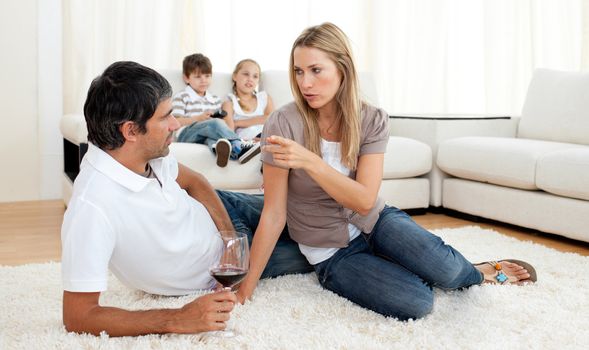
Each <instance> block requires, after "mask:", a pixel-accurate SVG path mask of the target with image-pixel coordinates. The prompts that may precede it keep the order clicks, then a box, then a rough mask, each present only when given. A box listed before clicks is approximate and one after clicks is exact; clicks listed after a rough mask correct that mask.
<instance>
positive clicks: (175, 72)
mask: <svg viewBox="0 0 589 350" xmlns="http://www.w3.org/2000/svg"><path fill="white" fill-rule="evenodd" d="M158 72H159V73H160V74H161V75H163V76H164V78H166V79H167V80H168V82H169V83H170V85H171V86H172V91H173V93H174V94H175V93H177V92H179V91H181V90H183V89H184V88H185V87H186V83H184V80H183V79H182V70H181V69H160V70H158ZM232 87H233V82H232V80H231V73H224V72H219V73H217V72H213V79H212V80H211V86H210V87H209V91H210V92H211V93H213V94H215V95H217V96H219V97H221V98H225V96H227V94H228V93H230V92H231V89H232Z"/></svg>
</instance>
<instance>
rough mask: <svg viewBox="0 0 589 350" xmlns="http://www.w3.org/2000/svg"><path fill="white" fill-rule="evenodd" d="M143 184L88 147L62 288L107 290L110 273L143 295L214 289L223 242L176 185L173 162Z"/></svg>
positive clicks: (67, 224)
mask: <svg viewBox="0 0 589 350" xmlns="http://www.w3.org/2000/svg"><path fill="white" fill-rule="evenodd" d="M149 164H150V165H151V167H152V169H153V171H154V173H155V175H156V176H157V178H158V179H159V180H160V181H161V186H160V184H159V183H158V181H157V179H153V178H145V177H143V176H141V175H138V174H136V173H134V172H132V171H131V170H129V169H128V168H126V167H124V166H123V165H122V164H120V163H119V162H117V161H116V160H115V159H114V158H112V157H111V156H110V155H109V154H108V153H106V152H104V151H102V150H101V149H99V148H98V147H96V146H94V145H92V144H89V145H88V152H87V153H86V155H85V156H84V159H83V161H82V164H81V167H80V173H79V175H78V177H77V178H76V181H75V183H74V191H73V194H72V198H71V200H70V203H69V205H68V209H67V211H66V213H65V216H64V220H63V226H62V229H61V240H62V249H63V252H62V278H63V287H64V290H66V291H72V292H102V291H105V290H106V289H107V279H108V269H109V268H110V270H111V271H112V272H113V273H114V274H115V276H117V277H118V278H119V280H121V281H122V282H123V283H125V284H126V285H128V286H130V287H133V288H137V289H140V290H143V291H146V292H148V293H153V294H161V295H183V294H189V293H192V292H194V291H196V290H199V289H206V288H210V287H211V286H213V285H214V281H213V279H212V278H211V277H210V276H209V273H208V268H209V267H210V265H211V264H212V263H213V262H214V261H216V260H217V259H218V258H219V255H220V252H221V238H220V237H219V236H218V234H217V233H216V231H217V228H216V226H215V224H214V222H213V220H212V218H211V216H210V215H209V213H208V211H207V210H206V208H205V207H204V206H203V205H202V204H201V203H200V202H198V201H196V200H195V199H194V198H192V197H190V196H189V195H188V194H187V193H186V191H184V190H183V189H181V188H180V186H179V185H178V183H177V182H176V177H177V176H178V163H177V161H176V159H175V158H173V157H172V156H166V157H163V158H158V159H154V160H151V161H150V162H149Z"/></svg>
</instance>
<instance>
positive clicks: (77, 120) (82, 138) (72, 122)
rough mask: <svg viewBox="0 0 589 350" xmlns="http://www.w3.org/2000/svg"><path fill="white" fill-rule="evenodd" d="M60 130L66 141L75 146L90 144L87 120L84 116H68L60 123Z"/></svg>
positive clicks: (63, 117)
mask: <svg viewBox="0 0 589 350" xmlns="http://www.w3.org/2000/svg"><path fill="white" fill-rule="evenodd" d="M59 130H60V131H61V135H62V136H63V138H64V139H66V140H68V141H70V142H71V143H73V144H75V145H80V144H82V143H88V129H87V128H86V119H84V116H83V115H82V114H66V115H64V116H62V117H61V119H60V121H59Z"/></svg>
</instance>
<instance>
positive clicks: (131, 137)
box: [119, 121, 139, 142]
mask: <svg viewBox="0 0 589 350" xmlns="http://www.w3.org/2000/svg"><path fill="white" fill-rule="evenodd" d="M119 130H120V131H121V134H123V137H124V138H125V140H126V141H132V142H134V141H137V135H138V134H139V132H138V131H137V125H136V124H135V123H134V122H132V121H126V122H124V123H123V124H121V125H120V126H119Z"/></svg>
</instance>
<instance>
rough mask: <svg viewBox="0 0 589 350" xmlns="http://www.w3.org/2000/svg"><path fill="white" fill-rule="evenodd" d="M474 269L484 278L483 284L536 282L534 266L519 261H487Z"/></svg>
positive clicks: (476, 265)
mask: <svg viewBox="0 0 589 350" xmlns="http://www.w3.org/2000/svg"><path fill="white" fill-rule="evenodd" d="M474 267H475V268H476V269H477V270H479V271H481V273H482V274H483V276H484V280H483V283H492V284H523V283H526V282H536V271H535V270H534V268H533V267H532V265H530V264H528V263H526V262H523V261H519V260H512V259H510V260H501V261H487V262H484V263H480V264H475V265H474Z"/></svg>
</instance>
